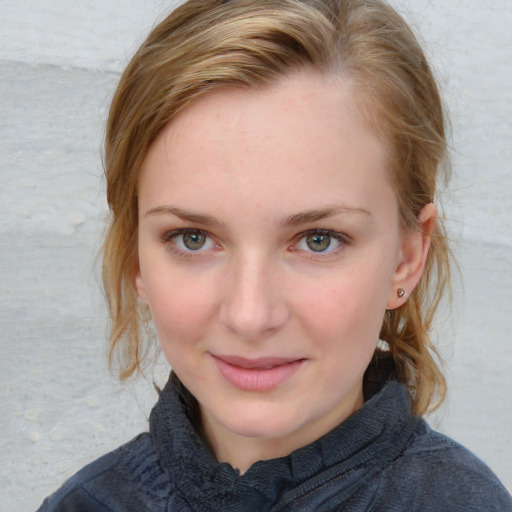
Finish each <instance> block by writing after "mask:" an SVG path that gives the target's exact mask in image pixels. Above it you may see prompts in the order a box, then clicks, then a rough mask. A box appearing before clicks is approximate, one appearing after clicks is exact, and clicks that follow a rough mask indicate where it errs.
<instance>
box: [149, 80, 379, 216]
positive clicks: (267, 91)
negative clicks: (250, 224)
mask: <svg viewBox="0 0 512 512" xmlns="http://www.w3.org/2000/svg"><path fill="white" fill-rule="evenodd" d="M387 176H388V173H387V172H386V146H385V144H384V142H383V141H382V140H381V138H379V137H378V136H377V135H376V134H375V133H374V132H372V131H371V130H370V129H369V128H368V127H367V124H366V122H365V121H364V119H363V117H362V116H361V114H360V111H359V109H358V98H357V96H356V95H355V94H354V92H353V91H352V90H351V88H350V87H349V85H348V84H347V83H345V82H344V81H343V80H341V79H340V78H330V77H325V76H321V75H319V74H315V73H306V72H300V73H296V74H294V75H291V76H289V77H286V78H284V79H282V80H281V81H279V82H278V83H277V84H274V85H273V86H269V87H265V88H257V89H254V88H242V87H239V88H223V89H219V90H216V91H214V92H210V93H208V94H205V95H204V96H203V97H201V98H199V99H197V100H196V101H194V102H193V103H192V104H191V105H189V106H188V107H187V108H185V109H184V110H183V111H182V112H181V113H180V114H179V115H178V116H177V117H176V118H175V119H174V120H173V121H172V122H171V123H170V124H169V125H168V126H167V127H166V128H165V129H164V130H163V131H162V132H161V133H160V135H159V136H158V137H157V139H156V140H155V142H154V143H153V145H152V147H151V148H150V150H149V152H148V155H147V157H146V159H145V161H144V164H143V167H142V171H141V180H140V190H139V192H147V193H148V194H149V195H150V196H151V201H152V202H155V201H156V202H158V201H161V202H162V201H163V202H165V201H171V200H172V201H176V200H187V201H188V200H192V199H193V197H194V194H195V197H196V198H197V197H199V195H201V194H210V195H212V194H217V195H219V196H220V197H225V198H227V197H228V196H229V197H231V196H236V198H237V200H238V203H240V204H241V205H243V204H244V202H247V201H254V200H255V198H257V197H260V198H262V199H264V198H265V197H266V196H268V194H269V191H272V194H273V195H278V196H280V197H281V200H282V201H284V199H285V198H286V199H287V200H288V201H289V203H290V207H292V206H293V207H298V206H300V205H299V204H294V203H300V202H304V200H305V197H306V198H309V199H307V200H308V201H310V202H311V203H315V202H319V201H321V200H323V201H324V202H331V203H336V202H339V201H340V200H342V199H346V200H347V201H349V202H350V201H359V202H360V201H362V200H364V202H367V203H371V201H372V197H371V196H372V193H371V192H372V191H371V190H370V188H371V187H370V185H372V183H373V184H374V183H377V184H378V183H381V182H382V183H384V184H385V183H386V182H387V179H388V178H387ZM334 185H335V186H334ZM374 188H375V187H374ZM194 190H195V192H194ZM343 190H344V191H345V192H344V194H343V195H345V196H348V197H346V198H343V197H341V198H340V197H339V195H340V191H343ZM144 195H145V194H144V193H142V194H140V200H141V201H142V202H144V201H145V197H144ZM365 196H368V197H366V199H365ZM294 198H296V201H294ZM145 206H148V205H145ZM150 206H153V205H150ZM302 206H303V207H304V206H309V205H302ZM310 206H311V207H316V205H315V204H311V205H310ZM361 207H363V206H361Z"/></svg>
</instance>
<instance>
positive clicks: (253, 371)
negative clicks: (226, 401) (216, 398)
mask: <svg viewBox="0 0 512 512" xmlns="http://www.w3.org/2000/svg"><path fill="white" fill-rule="evenodd" d="M212 357H213V360H214V362H215V364H216V365H217V368H218V369H219V372H220V373H221V375H222V376H223V377H224V378H225V379H226V380H227V381H228V382H229V383H230V384H231V385H232V386H234V387H236V388H238V389H241V390H244V391H269V390H271V389H273V388H276V387H278V386H280V385H282V384H284V383H285V382H286V381H287V380H288V379H290V378H291V377H292V376H293V375H294V374H295V373H296V372H297V371H298V370H299V369H300V367H301V366H302V365H303V363H304V362H305V360H304V359H293V358H286V357H262V358H257V359H246V358H243V357H238V356H228V355H213V354H212Z"/></svg>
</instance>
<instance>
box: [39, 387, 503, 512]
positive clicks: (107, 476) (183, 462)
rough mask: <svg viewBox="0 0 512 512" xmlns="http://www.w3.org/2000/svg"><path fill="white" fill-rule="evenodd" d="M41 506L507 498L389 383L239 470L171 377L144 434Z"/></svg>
mask: <svg viewBox="0 0 512 512" xmlns="http://www.w3.org/2000/svg"><path fill="white" fill-rule="evenodd" d="M233 413H234V414H236V411H233ZM39 511H40V512H54V511H55V512H57V511H59V512H79V511H80V512H88V511H91V512H92V511H94V512H144V511H152V512H164V511H166V512H192V511H193V512H251V511H255V512H265V511H273V512H278V511H282V512H285V511H286V512H291V511H311V512H327V511H346V512H363V511H365V512H366V511H379V512H391V511H393V512H398V511H403V512H415V511H423V512H444V511H450V512H457V511H460V512H470V511H485V512H490V511H507V512H511V511H512V498H511V497H510V495H509V494H508V493H507V491H506V490H505V489H504V487H503V486H502V485H501V484H500V482H499V481H498V479H497V478H496V476H495V475H494V474H493V473H492V472H491V471H490V470H489V469H488V468H487V466H485V464H483V463H482V462H481V461H480V460H479V459H477V458H476V457H475V456H474V455H472V454H471V453H470V452H468V451H467V450H466V449H465V448H463V447H461V446H460V445H458V444H457V443H455V442H454V441H452V440H451V439H448V438H447V437H445V436H443V435H441V434H439V433H436V432H434V431H433V430H431V429H430V428H429V427H428V425H427V424H426V423H425V422H424V421H423V420H422V419H420V418H418V417H415V416H413V415H411V412H410V405H409V397H408V394H407V391H406V389H405V388H404V387H403V386H402V385H400V384H398V383H396V382H389V383H387V384H386V385H385V386H384V388H383V389H382V390H381V391H380V392H378V393H377V394H376V395H375V396H373V397H372V398H371V399H370V400H368V401H367V402H366V404H365V405H364V407H363V408H362V409H361V410H359V411H358V412H356V413H355V414H353V415H352V416H351V417H350V418H349V419H348V420H346V421H345V422H344V423H342V424H341V425H340V426H339V427H337V428H336V429H334V430H333V431H332V432H330V433H328V434H327V435H325V436H324V437H322V438H320V439H318V440H317V441H315V442H314V443H312V444H310V445H308V446H305V447H304V448H301V449H299V450H297V451H295V452H293V453H292V454H291V455H289V456H287V457H282V458H279V459H273V460H267V461H260V462H257V463H255V464H254V465H253V466H252V467H251V468H250V469H249V470H248V471H247V472H246V473H245V474H244V475H242V476H240V474H239V473H238V471H236V470H235V469H233V468H232V467H231V466H230V465H229V464H227V463H221V464H219V463H217V462H216V460H215V458H214V457H213V456H212V454H211V453H210V451H209V450H208V449H207V447H206V446H205V445H204V443H203V441H202V440H201V438H200V437H199V436H198V435H197V433H196V431H195V430H194V428H193V427H192V425H191V423H190V420H189V418H188V416H187V414H186V413H185V412H184V406H183V404H182V401H181V399H180V397H179V396H178V393H177V391H176V389H175V387H174V385H173V384H172V383H171V382H170V381H169V383H168V384H167V385H166V387H165V388H164V390H163V391H162V393H161V395H160V399H159V401H158V403H157V404H156V406H155V407H154V409H153V411H152V413H151V417H150V432H149V433H144V434H141V435H139V436H138V437H136V438H135V439H133V440H132V441H130V442H129V443H128V444H126V445H124V446H121V447H120V448H118V449H117V450H115V451H113V452H111V453H109V454H107V455H105V456H103V457H101V458H100V459H98V460H97V461H95V462H93V463H92V464H89V465H88V466H86V467H85V468H84V469H82V470H81V471H79V472H78V473H77V474H76V475H75V476H74V477H72V478H71V479H70V480H69V481H68V482H66V483H65V484H64V486H63V487H62V488H61V489H59V490H58V491H57V492H56V493H55V494H53V495H52V496H50V497H49V498H47V499H46V500H45V501H44V503H43V505H42V506H41V508H40V509H39Z"/></svg>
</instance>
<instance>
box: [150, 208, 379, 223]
mask: <svg viewBox="0 0 512 512" xmlns="http://www.w3.org/2000/svg"><path fill="white" fill-rule="evenodd" d="M346 213H356V214H363V215H369V216H370V217H371V215H372V214H371V213H370V212H369V211H368V210H365V209H364V208H355V207H351V206H345V205H338V206H330V207H328V208H321V209H314V210H306V211H304V212H299V213H294V214H292V215H289V216H288V217H286V218H285V219H284V221H282V222H279V223H278V225H280V226H297V225H300V224H307V223H309V222H315V221H318V220H322V219H325V218H327V217H332V216H334V215H340V214H346ZM155 214H165V215H175V216H176V217H179V218H180V219H182V220H185V221H188V222H194V223H196V224H203V225H206V226H220V227H225V224H224V222H222V221H220V220H219V219H217V218H216V217H213V216H212V215H204V214H202V213H195V212H192V211H190V210H187V209H185V208H178V207H176V206H157V207H155V208H150V209H149V210H148V211H147V212H146V213H145V214H144V216H148V215H155Z"/></svg>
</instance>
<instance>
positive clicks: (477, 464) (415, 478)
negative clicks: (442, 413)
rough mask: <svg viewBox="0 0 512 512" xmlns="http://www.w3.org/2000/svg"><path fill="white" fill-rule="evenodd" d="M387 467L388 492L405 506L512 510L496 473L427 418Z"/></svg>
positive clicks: (447, 509)
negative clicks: (439, 430) (433, 428)
mask: <svg viewBox="0 0 512 512" xmlns="http://www.w3.org/2000/svg"><path fill="white" fill-rule="evenodd" d="M388 469H389V472H388V476H387V478H386V480H387V485H386V492H385V494H387V495H388V496H389V495H393V496H394V497H395V499H398V500H400V504H401V506H403V507H404V508H403V510H411V511H412V510H418V511H425V512H427V511H432V512H434V511H436V512H439V511H451V512H453V511H461V512H462V511H464V512H469V511H482V510H486V511H507V512H512V498H511V496H510V495H509V493H508V492H507V491H506V489H505V488H504V487H503V485H502V484H501V482H500V481H499V480H498V478H497V477H496V475H495V474H494V473H493V472H492V471H491V470H490V469H489V468H488V467H487V466H486V465H485V464H484V463H483V462H482V461H481V460H480V459H479V458H478V457H476V456H475V455H474V454H473V453H471V452H470V451H469V450H467V449H466V448H464V447H463V446H461V445H460V444H458V443H457V442H455V441H454V440H453V439H450V438H449V437H447V436H445V435H443V434H440V433H439V432H436V431H434V430H432V429H431V428H430V427H429V426H428V425H427V423H426V422H425V421H423V420H422V421H421V422H420V424H419V428H418V430H417V431H416V433H415V435H414V436H413V438H412V440H411V442H410V443H409V445H408V446H407V448H406V449H405V450H404V451H403V452H402V454H401V455H400V456H399V457H398V458H397V459H396V460H394V461H393V462H392V463H391V465H390V467H389V468H388Z"/></svg>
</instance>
